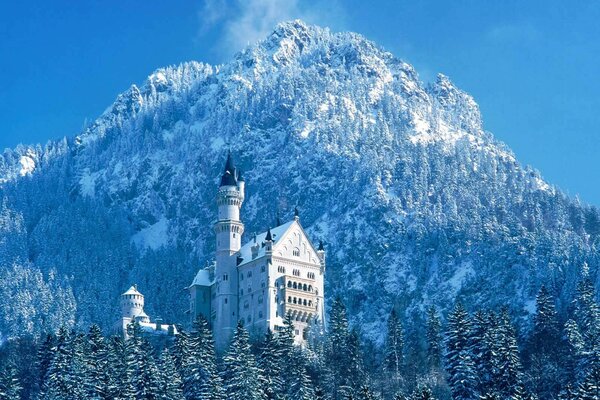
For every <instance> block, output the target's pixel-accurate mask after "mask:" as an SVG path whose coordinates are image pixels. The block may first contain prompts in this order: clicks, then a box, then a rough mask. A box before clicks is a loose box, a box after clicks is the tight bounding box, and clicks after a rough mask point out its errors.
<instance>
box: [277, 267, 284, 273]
mask: <svg viewBox="0 0 600 400" xmlns="http://www.w3.org/2000/svg"><path fill="white" fill-rule="evenodd" d="M277 272H280V273H282V274H285V267H282V266H281V265H280V266H279V267H277Z"/></svg>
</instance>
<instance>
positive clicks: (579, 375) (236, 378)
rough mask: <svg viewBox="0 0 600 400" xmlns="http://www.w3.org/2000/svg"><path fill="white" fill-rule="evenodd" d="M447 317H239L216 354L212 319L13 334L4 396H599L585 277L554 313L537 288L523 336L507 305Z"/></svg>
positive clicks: (597, 328)
mask: <svg viewBox="0 0 600 400" xmlns="http://www.w3.org/2000/svg"><path fill="white" fill-rule="evenodd" d="M468 309H469V307H468V304H462V303H461V302H457V303H456V304H455V306H454V308H453V310H452V311H451V312H450V313H449V314H448V315H440V313H439V312H438V311H437V310H436V308H435V307H430V308H428V309H427V310H425V311H424V319H423V320H424V321H425V323H424V326H422V327H421V329H420V331H421V332H422V333H423V334H422V335H421V336H419V337H408V336H405V333H404V329H403V324H404V321H402V319H401V318H400V317H399V315H401V313H399V312H398V310H395V309H392V310H390V314H389V318H388V324H387V332H386V334H385V335H384V336H385V341H384V343H382V344H381V345H377V344H375V343H372V342H369V341H366V340H364V339H363V338H362V337H361V327H360V326H352V325H350V324H349V320H348V315H347V309H346V307H345V305H344V303H343V301H342V300H341V299H340V298H337V299H335V300H334V301H333V302H332V306H331V308H330V312H329V318H328V323H327V329H326V330H325V331H323V330H322V329H319V330H312V331H308V332H306V333H305V334H306V335H307V338H308V340H307V343H308V344H307V346H306V347H300V346H295V345H294V326H293V323H292V320H291V319H289V318H287V319H286V320H285V327H284V329H282V330H280V331H278V332H276V333H272V332H270V331H269V332H267V334H266V335H265V336H264V337H263V338H256V339H254V338H250V335H249V334H248V332H247V331H246V329H245V328H244V326H243V325H242V324H241V323H240V324H239V325H238V327H237V329H236V331H235V334H234V336H233V339H232V342H231V344H230V346H229V350H228V351H227V352H226V353H225V354H219V355H218V354H216V353H215V348H214V344H213V337H212V333H211V330H210V328H209V325H208V323H207V321H206V320H205V319H203V317H199V318H198V320H196V321H195V322H194V324H193V327H192V328H191V329H189V330H183V329H182V330H181V331H180V332H179V334H178V335H176V336H174V337H172V338H170V339H166V340H156V337H155V336H154V337H153V336H149V335H147V334H145V333H144V332H143V331H142V329H141V328H140V326H139V325H138V324H137V323H134V324H131V325H130V326H129V328H128V333H129V338H128V339H126V340H124V339H122V338H121V337H118V336H105V335H103V333H102V331H101V329H100V328H99V327H98V326H96V325H92V326H91V327H90V328H89V330H88V331H87V332H78V331H71V330H68V329H66V328H61V329H59V330H58V332H56V333H49V334H47V335H46V336H42V337H40V338H26V337H21V338H19V339H13V340H11V341H9V342H8V343H6V345H5V346H3V347H2V353H1V354H0V365H1V369H0V399H1V400H4V399H11V400H14V399H30V398H31V399H73V400H75V399H210V400H218V399H232V400H248V399H250V400H259V399H260V400H267V399H290V400H309V399H331V400H342V399H344V400H345V399H364V400H366V399H393V400H398V399H410V400H426V399H440V400H442V399H455V400H471V399H486V400H491V399H498V400H504V399H515V400H518V399H561V400H580V399H581V400H583V399H585V400H588V399H589V400H592V399H600V385H599V383H600V306H599V304H598V302H597V300H596V294H595V289H594V285H593V283H592V282H591V281H590V280H589V279H585V278H584V279H582V280H581V281H580V282H579V284H578V286H577V289H576V295H575V298H574V299H573V300H572V304H571V305H570V306H569V310H570V311H569V315H568V317H569V318H568V320H566V321H562V320H561V318H560V317H559V315H558V313H557V311H556V305H555V299H554V298H553V297H552V296H551V295H550V294H549V291H548V290H547V289H546V288H545V287H544V286H542V287H541V288H540V289H539V292H538V295H537V298H536V313H535V314H534V316H533V321H532V324H531V325H532V327H533V328H532V330H531V332H524V333H519V332H517V331H516V330H515V325H514V324H513V323H512V321H511V315H510V313H509V311H508V309H507V308H503V309H499V310H472V311H471V312H469V311H468Z"/></svg>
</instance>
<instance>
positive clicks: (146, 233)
mask: <svg viewBox="0 0 600 400" xmlns="http://www.w3.org/2000/svg"><path fill="white" fill-rule="evenodd" d="M168 230H169V220H168V219H166V218H165V217H163V218H161V219H160V220H159V221H158V222H156V223H155V224H154V225H150V226H149V227H147V228H144V229H142V230H141V231H139V232H138V233H136V234H135V235H133V236H132V238H131V240H132V242H133V243H135V245H136V246H137V247H138V248H139V249H147V248H149V249H152V250H157V249H159V248H161V247H163V246H166V245H167V244H168V243H169V237H168V235H167V233H168Z"/></svg>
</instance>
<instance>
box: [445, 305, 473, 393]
mask: <svg viewBox="0 0 600 400" xmlns="http://www.w3.org/2000/svg"><path fill="white" fill-rule="evenodd" d="M470 335H471V321H470V318H469V315H468V314H467V312H466V311H465V309H464V307H463V306H462V304H461V303H457V304H456V306H455V307H454V310H453V311H452V312H451V313H450V315H449V316H448V326H447V328H446V368H447V370H448V375H449V377H448V384H449V385H450V389H451V391H452V398H453V399H454V400H472V399H477V398H478V395H477V390H476V389H477V377H476V373H475V366H474V363H473V359H472V354H471V352H470V344H471V336H470Z"/></svg>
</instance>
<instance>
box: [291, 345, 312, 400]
mask: <svg viewBox="0 0 600 400" xmlns="http://www.w3.org/2000/svg"><path fill="white" fill-rule="evenodd" d="M294 353H295V354H293V355H292V358H291V359H290V366H289V372H288V373H289V376H290V379H289V381H290V385H289V389H288V396H287V398H288V399H290V400H313V399H314V398H315V390H314V388H313V385H312V382H311V380H310V378H309V376H308V374H307V372H306V363H305V358H304V355H303V354H302V351H301V350H299V349H297V350H296V351H294Z"/></svg>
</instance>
